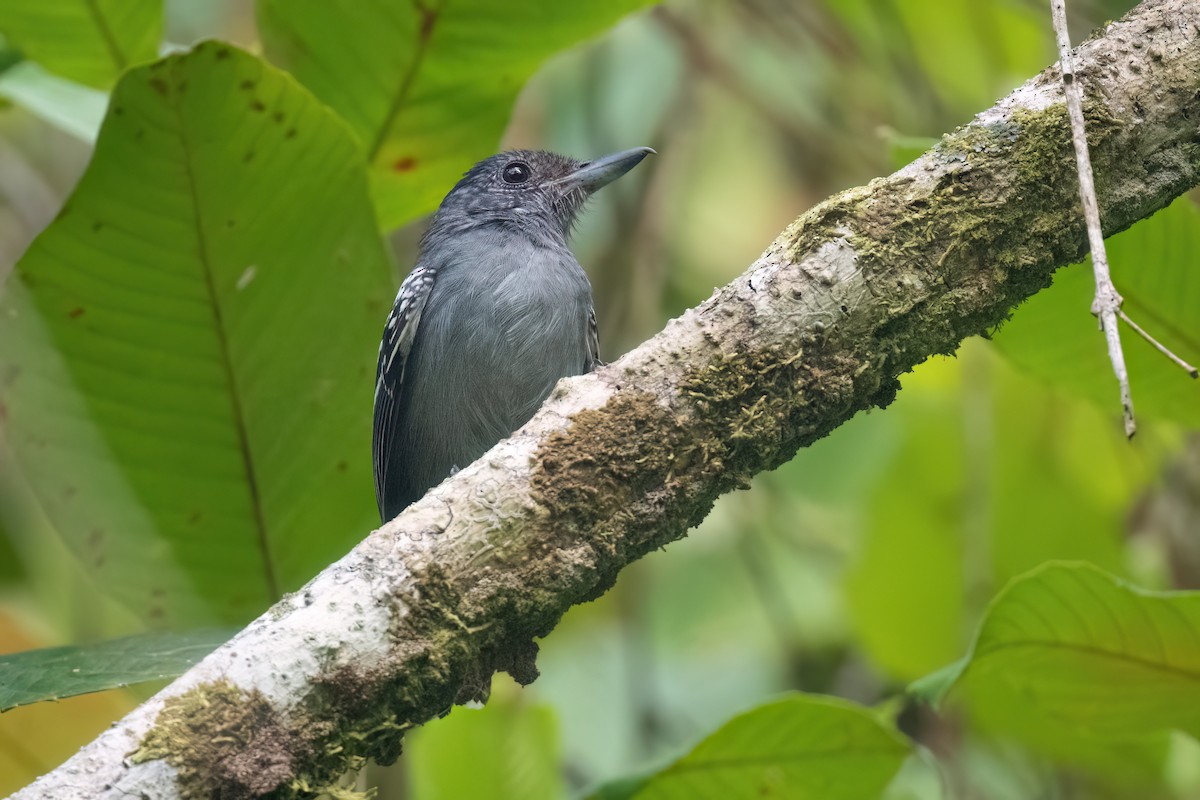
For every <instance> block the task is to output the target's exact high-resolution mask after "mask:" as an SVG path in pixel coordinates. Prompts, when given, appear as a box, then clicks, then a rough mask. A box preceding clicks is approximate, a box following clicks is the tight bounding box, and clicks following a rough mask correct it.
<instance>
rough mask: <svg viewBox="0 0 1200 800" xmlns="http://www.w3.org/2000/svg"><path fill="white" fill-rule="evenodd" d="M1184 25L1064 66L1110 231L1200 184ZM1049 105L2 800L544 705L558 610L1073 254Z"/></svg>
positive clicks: (861, 223) (386, 751) (884, 389)
mask: <svg viewBox="0 0 1200 800" xmlns="http://www.w3.org/2000/svg"><path fill="white" fill-rule="evenodd" d="M1198 25H1200V3H1197V2H1191V1H1189V0H1148V2H1144V3H1142V5H1140V6H1139V7H1138V8H1136V9H1135V10H1134V11H1133V12H1131V13H1130V14H1129V15H1128V16H1127V17H1125V18H1124V19H1123V20H1122V21H1121V22H1118V23H1114V24H1110V25H1109V26H1107V28H1105V30H1104V31H1103V32H1102V34H1101V35H1100V36H1099V37H1098V38H1095V39H1093V40H1091V41H1090V42H1088V43H1086V44H1084V45H1083V46H1082V47H1080V48H1079V50H1078V51H1077V61H1076V71H1077V72H1078V73H1079V74H1081V75H1083V76H1085V77H1086V79H1087V80H1086V86H1087V87H1088V89H1089V92H1090V96H1089V97H1088V99H1087V102H1086V103H1085V107H1084V112H1085V115H1086V117H1087V118H1088V128H1089V132H1090V138H1091V150H1092V159H1093V164H1094V166H1095V172H1096V179H1097V183H1098V188H1099V195H1100V206H1101V212H1102V214H1103V216H1104V224H1105V229H1106V230H1107V231H1109V232H1110V233H1111V232H1116V231H1118V230H1121V229H1123V228H1125V227H1127V226H1128V225H1130V224H1132V223H1133V222H1135V221H1137V220H1139V219H1141V218H1143V217H1146V216H1148V215H1150V214H1151V213H1153V212H1154V211H1156V210H1158V209H1160V208H1162V207H1163V206H1165V205H1167V204H1168V203H1169V202H1170V201H1171V200H1172V199H1173V198H1174V197H1176V196H1177V195H1179V194H1180V193H1182V192H1183V191H1185V190H1186V189H1188V188H1189V187H1191V186H1193V185H1194V184H1196V183H1197V180H1198V178H1200V134H1198V132H1197V131H1198V123H1200V98H1198V97H1197V89H1198V87H1200V47H1197V43H1196V36H1197V31H1198ZM1061 98H1062V93H1061V91H1060V86H1059V75H1058V73H1057V71H1055V70H1053V69H1051V70H1047V71H1046V72H1044V73H1043V74H1042V75H1040V76H1038V77H1037V78H1035V79H1033V80H1032V81H1030V82H1029V83H1027V84H1025V85H1024V86H1022V87H1021V88H1020V89H1018V90H1017V91H1016V92H1014V93H1013V94H1012V95H1011V96H1009V97H1008V98H1006V99H1004V100H1002V101H1001V102H1000V103H998V104H997V105H996V106H995V107H993V108H991V109H989V110H987V111H985V112H983V113H982V114H980V115H979V116H978V117H976V119H975V120H974V121H973V122H972V123H971V124H970V125H968V126H966V127H964V128H962V129H959V130H958V131H955V132H954V133H952V134H949V135H947V136H946V137H944V139H943V140H942V142H941V143H940V144H939V145H938V146H937V147H936V148H934V149H933V150H931V151H930V152H928V153H926V154H925V155H924V156H922V157H921V158H919V159H918V160H917V161H915V162H914V163H912V164H910V165H909V166H907V167H905V168H904V169H902V170H900V171H899V172H897V173H896V174H894V175H892V176H891V177H888V178H885V179H880V180H876V181H873V182H872V183H871V184H870V185H868V186H866V187H862V188H857V189H852V190H849V191H847V192H843V193H842V194H840V195H838V196H836V197H833V198H831V199H830V200H828V201H826V202H824V203H822V204H821V205H819V206H817V207H816V208H814V209H812V210H811V211H809V212H808V213H807V214H805V215H804V216H803V217H801V218H800V219H799V220H797V221H796V223H794V224H793V225H791V226H789V227H788V229H787V230H785V231H784V232H783V233H782V234H781V235H780V237H779V238H778V239H777V240H776V241H775V242H774V243H773V244H771V246H770V247H769V248H768V249H767V251H766V252H765V253H764V254H763V255H762V256H761V257H760V258H759V259H758V261H756V262H755V263H754V264H753V265H751V267H750V268H749V269H748V270H747V271H746V272H745V273H744V274H743V275H741V276H740V277H739V278H737V279H736V280H734V281H733V282H732V283H730V284H729V285H727V286H725V287H723V288H721V289H720V290H718V291H717V292H715V293H714V295H713V296H712V297H711V298H709V299H708V300H707V301H705V302H704V303H703V304H701V305H700V306H698V307H696V308H694V309H691V310H689V311H688V312H686V313H685V314H684V315H683V316H681V317H680V318H678V319H676V320H673V321H672V322H670V323H669V324H668V325H667V327H666V329H665V330H664V331H663V332H662V333H660V334H659V335H658V336H656V337H654V338H653V339H651V340H650V341H648V342H646V343H645V344H643V345H642V346H641V347H639V348H638V349H636V350H634V351H633V352H631V353H629V354H628V355H626V356H625V357H624V358H622V359H621V360H620V361H618V362H616V363H615V364H612V365H610V366H608V367H606V368H604V369H602V370H600V371H599V372H597V373H595V374H593V375H588V376H584V377H579V378H572V379H569V380H565V381H563V382H561V383H560V384H559V386H558V387H557V388H556V390H555V392H554V394H553V396H552V397H551V399H550V400H549V401H548V402H547V403H546V406H545V407H544V408H543V409H542V410H541V411H540V412H539V413H538V415H537V416H536V417H535V418H534V419H533V420H532V421H531V422H530V423H529V424H528V425H526V426H525V427H524V428H522V429H521V430H520V431H518V432H517V433H516V434H515V435H514V436H513V437H512V438H511V439H508V440H506V441H504V442H501V443H500V444H498V445H497V446H496V447H495V448H493V449H492V450H491V451H490V452H489V453H488V454H487V455H485V456H484V457H483V458H482V459H480V460H479V461H478V462H476V463H475V464H472V465H471V466H469V467H467V468H466V469H464V470H462V471H461V472H459V473H458V474H457V475H455V476H454V477H453V478H452V479H450V480H448V481H446V482H445V483H443V484H442V485H441V486H439V487H438V488H436V489H434V490H433V491H432V492H430V494H429V495H428V496H427V497H426V498H425V499H424V500H422V501H420V502H419V503H417V504H415V505H414V506H412V507H411V508H409V509H408V510H407V511H406V512H405V513H404V514H402V515H401V516H400V517H398V518H397V519H395V520H393V521H392V522H391V523H389V524H387V525H385V526H384V527H382V528H380V529H379V530H377V531H375V532H374V533H373V534H371V535H370V536H369V537H368V538H367V539H366V540H365V541H364V542H362V544H360V545H359V546H358V547H357V548H355V549H354V550H353V551H352V552H351V553H350V554H349V555H347V556H346V557H345V558H343V559H342V560H341V561H339V562H337V563H336V564H333V565H332V566H330V567H329V568H328V569H326V570H325V571H324V572H322V573H321V574H320V575H319V576H318V577H317V578H315V579H314V580H313V581H312V582H311V583H310V584H309V585H308V586H307V587H305V588H304V589H303V590H302V591H300V592H298V593H296V594H294V595H290V596H288V597H286V598H285V599H284V600H282V601H281V602H280V603H279V604H277V605H276V606H275V607H274V608H272V609H271V610H270V611H268V612H267V613H266V614H264V615H263V616H262V617H260V618H259V619H258V620H256V621H255V622H253V623H252V624H251V625H250V626H249V627H247V628H246V629H245V630H244V631H242V632H241V633H240V634H239V635H238V636H237V637H236V638H234V639H233V640H232V641H231V642H229V643H228V644H227V645H225V646H223V647H222V648H220V649H219V650H217V651H216V652H214V653H213V654H212V655H211V656H209V657H208V658H207V659H205V660H204V661H203V662H202V663H200V664H199V665H197V666H196V667H195V668H194V669H192V670H191V671H190V672H188V673H187V674H186V675H184V676H183V677H181V678H180V679H179V680H177V681H175V682H174V683H173V684H171V685H170V686H169V687H167V688H166V689H164V690H163V691H162V692H160V693H159V694H158V695H156V696H155V697H154V698H152V699H150V700H149V701H147V702H146V703H144V704H143V705H142V706H141V707H139V708H138V709H136V710H135V711H133V712H132V713H131V714H129V715H128V716H127V717H126V718H125V719H123V720H121V721H120V722H119V723H117V724H115V725H114V726H113V727H112V728H111V729H110V730H108V731H106V732H105V733H104V734H103V735H101V736H100V737H99V738H98V739H96V740H95V741H94V742H93V743H91V744H90V745H88V746H87V747H85V748H83V749H82V750H81V751H80V752H79V754H77V755H76V756H74V757H73V758H72V759H71V760H70V761H68V762H67V763H66V764H64V765H63V766H61V767H60V768H59V769H57V770H56V771H54V772H53V773H51V774H50V775H47V776H45V777H43V778H41V779H40V780H39V781H37V782H36V783H35V784H33V785H32V786H30V787H29V788H27V789H25V790H23V791H22V792H19V793H18V794H17V795H16V797H18V798H23V799H27V798H61V797H72V798H96V797H112V798H117V797H138V796H150V797H155V798H165V797H179V796H205V797H208V796H220V797H226V798H236V797H253V796H258V795H260V794H262V793H265V792H268V791H276V792H278V793H279V795H282V796H287V795H289V794H297V795H307V794H308V793H310V792H312V791H315V790H318V789H319V788H320V787H321V786H322V785H327V784H328V783H330V782H332V781H333V780H334V779H335V778H336V776H337V775H339V774H340V773H341V772H342V771H344V770H345V769H347V768H353V767H355V766H356V765H358V764H360V763H361V762H362V760H363V759H365V758H367V757H374V758H377V759H379V760H381V761H383V762H388V761H390V760H391V759H393V758H395V756H396V755H397V753H398V752H399V749H400V739H401V734H402V733H403V731H404V730H406V729H407V728H409V727H412V726H414V725H418V724H420V723H422V722H424V721H426V720H428V719H430V718H432V717H434V716H437V715H438V714H441V713H444V712H445V711H446V710H448V709H449V708H450V707H451V706H452V704H453V703H455V702H456V701H462V700H465V699H467V698H470V697H475V696H481V695H483V694H485V693H486V690H487V686H488V683H489V680H490V678H491V675H492V673H493V672H494V671H495V670H498V669H503V670H507V671H508V672H510V673H511V674H512V675H513V676H514V677H515V678H516V679H517V680H519V681H522V682H528V681H530V680H532V679H533V678H534V677H535V676H536V670H535V667H534V655H535V652H536V647H535V645H534V644H533V639H534V638H535V637H538V636H544V635H546V634H547V633H549V632H550V630H551V629H552V628H553V627H554V625H555V624H556V623H557V621H558V619H559V618H560V617H561V615H562V614H563V612H564V611H566V610H567V609H568V608H569V607H570V606H571V605H573V604H575V603H580V602H584V601H586V600H589V599H592V598H594V597H597V596H598V595H600V594H601V593H602V592H603V591H604V590H605V589H607V588H608V587H609V586H610V585H611V584H612V582H613V581H614V580H615V579H616V576H617V573H618V572H619V571H620V570H621V568H622V567H624V566H625V565H626V564H628V563H629V562H631V561H633V560H634V559H636V558H638V557H640V556H642V555H643V554H645V553H646V552H648V551H650V550H653V549H656V548H659V547H662V546H663V545H665V544H667V543H669V542H671V541H673V540H675V539H678V538H680V537H682V536H683V535H684V534H685V532H686V531H687V529H688V528H689V527H690V526H692V525H695V524H696V523H698V522H699V521H700V520H701V519H703V518H704V516H705V515H706V514H707V512H708V510H709V509H710V507H711V506H712V503H713V501H714V500H715V499H716V498H717V497H718V496H719V495H720V494H722V493H723V492H727V491H730V490H731V489H734V488H738V487H744V486H745V485H746V484H747V482H748V481H749V479H750V478H751V476H753V475H754V474H755V473H757V472H759V471H761V470H765V469H771V468H773V467H775V466H778V465H779V464H781V463H783V462H784V461H786V460H787V459H788V458H790V457H791V456H792V455H793V454H794V453H795V451H796V449H797V448H799V447H802V446H804V445H807V444H809V443H811V442H813V441H815V440H816V439H818V438H820V437H822V436H824V435H825V434H827V433H828V432H829V431H831V430H833V429H834V428H835V427H837V426H838V425H840V424H841V423H842V422H844V421H846V420H847V419H849V418H850V417H851V416H853V415H854V414H855V413H857V412H858V411H860V410H862V409H866V408H870V407H872V406H879V407H882V406H886V405H887V404H888V403H889V402H890V401H891V399H892V398H893V396H894V395H895V393H896V390H897V388H898V383H897V377H898V376H899V375H901V374H902V373H904V372H906V371H908V370H909V369H911V368H912V367H913V366H914V365H915V364H917V363H919V362H921V361H923V360H924V359H926V358H928V357H929V356H930V355H932V354H935V353H952V352H953V351H954V349H955V348H956V347H957V345H958V343H959V342H960V341H961V340H962V339H963V338H964V337H966V336H970V335H972V334H976V333H981V332H984V331H987V330H988V329H989V328H992V327H994V326H995V325H998V324H999V323H1000V322H1002V321H1003V320H1004V319H1005V318H1006V317H1007V315H1008V314H1009V312H1010V310H1011V309H1012V308H1013V307H1014V306H1016V305H1017V304H1018V303H1020V302H1021V301H1022V300H1023V299H1025V298H1026V297H1028V296H1029V295H1031V294H1033V293H1034V292H1036V291H1038V290H1039V289H1042V288H1043V287H1045V286H1047V285H1048V284H1049V282H1050V277H1051V274H1052V273H1053V271H1054V269H1055V267H1056V266H1057V265H1060V264H1065V263H1069V262H1072V261H1076V260H1078V259H1079V258H1080V257H1081V256H1082V255H1083V254H1084V253H1085V252H1086V250H1085V241H1086V239H1085V235H1084V229H1083V224H1082V221H1081V220H1080V219H1079V214H1078V210H1077V209H1078V206H1077V200H1076V197H1077V185H1076V181H1077V178H1076V172H1075V166H1074V162H1073V158H1072V153H1071V137H1070V131H1069V125H1068V120H1067V112H1066V110H1065V108H1064V107H1063V105H1062V103H1061ZM140 793H144V795H143V794H140Z"/></svg>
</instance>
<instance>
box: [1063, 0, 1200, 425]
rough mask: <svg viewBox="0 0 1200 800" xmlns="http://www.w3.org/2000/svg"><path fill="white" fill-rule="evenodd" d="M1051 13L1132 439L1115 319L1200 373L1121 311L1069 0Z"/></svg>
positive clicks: (1099, 294) (1095, 305)
mask: <svg viewBox="0 0 1200 800" xmlns="http://www.w3.org/2000/svg"><path fill="white" fill-rule="evenodd" d="M1050 14H1051V16H1052V17H1053V18H1054V34H1055V38H1056V39H1057V40H1058V55H1059V67H1060V68H1061V70H1062V82H1063V93H1064V94H1065V95H1066V98H1067V114H1068V115H1069V116H1070V118H1071V138H1072V139H1073V140H1074V143H1075V161H1076V165H1077V167H1078V170H1079V197H1080V199H1081V200H1082V201H1083V216H1084V219H1086V220H1087V231H1088V245H1089V246H1090V248H1091V252H1092V273H1093V275H1094V276H1095V281H1096V296H1095V299H1093V300H1092V314H1094V315H1095V316H1096V317H1097V318H1098V319H1099V320H1100V329H1101V330H1102V331H1104V339H1105V341H1106V342H1107V343H1108V358H1109V361H1111V362H1112V368H1113V373H1114V374H1116V376H1117V383H1119V384H1120V386H1121V407H1122V408H1123V409H1124V412H1125V435H1126V436H1127V437H1129V438H1131V439H1132V438H1133V435H1134V434H1135V433H1136V432H1137V423H1136V422H1135V421H1134V418H1133V398H1132V396H1131V395H1130V391H1129V371H1128V369H1126V367H1125V353H1124V352H1123V351H1122V349H1121V335H1120V332H1119V331H1118V330H1117V319H1118V317H1119V318H1120V319H1123V320H1125V322H1127V323H1128V324H1129V327H1131V328H1133V329H1134V330H1135V331H1136V332H1137V333H1138V334H1139V335H1140V336H1141V337H1142V338H1143V339H1145V340H1146V341H1147V342H1149V343H1150V344H1152V345H1154V347H1155V348H1156V349H1157V350H1158V351H1159V352H1160V353H1162V354H1163V355H1165V356H1166V357H1167V358H1169V359H1171V361H1173V362H1175V363H1176V364H1178V365H1179V366H1180V367H1182V368H1183V369H1184V370H1186V371H1187V372H1188V374H1190V375H1191V376H1192V377H1193V378H1195V377H1197V376H1198V375H1200V373H1198V372H1197V370H1196V368H1195V367H1193V366H1192V365H1191V364H1189V363H1188V362H1186V361H1184V360H1183V359H1182V358H1180V357H1179V356H1177V355H1175V354H1174V353H1172V352H1171V351H1170V350H1169V349H1167V347H1166V346H1164V345H1163V344H1161V343H1160V342H1159V341H1158V340H1157V339H1155V338H1154V337H1153V336H1151V335H1150V334H1149V333H1147V332H1146V331H1145V330H1143V329H1142V328H1141V326H1139V325H1138V324H1137V323H1135V322H1134V321H1133V320H1132V319H1130V318H1129V315H1127V314H1126V313H1125V312H1124V311H1122V310H1121V304H1122V303H1123V302H1124V300H1123V298H1122V297H1121V295H1120V294H1119V293H1118V292H1117V287H1115V286H1114V285H1113V282H1112V274H1111V273H1110V272H1109V268H1108V253H1107V252H1106V251H1105V249H1104V234H1103V232H1102V231H1101V228H1100V208H1099V203H1098V202H1097V201H1096V183H1095V180H1094V179H1093V177H1092V159H1091V155H1090V154H1089V153H1088V143H1087V131H1086V129H1085V127H1084V122H1083V88H1082V87H1081V86H1080V85H1079V81H1078V80H1076V76H1075V67H1074V64H1073V63H1072V61H1071V36H1070V34H1069V33H1068V31H1067V7H1066V0H1050Z"/></svg>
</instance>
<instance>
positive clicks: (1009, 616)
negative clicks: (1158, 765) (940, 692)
mask: <svg viewBox="0 0 1200 800" xmlns="http://www.w3.org/2000/svg"><path fill="white" fill-rule="evenodd" d="M952 691H953V693H952V695H951V697H954V696H955V695H958V694H959V693H960V692H961V693H963V695H964V696H965V697H966V702H967V704H968V706H971V705H972V704H975V703H977V702H980V701H986V704H987V710H988V712H989V713H990V715H991V717H992V719H993V721H995V722H997V723H1000V724H1001V725H1003V724H1004V723H1005V721H1006V720H1007V721H1008V722H1016V721H1017V720H1015V719H1014V718H1015V717H1023V718H1024V719H1025V720H1026V721H1028V720H1029V719H1030V718H1033V719H1035V720H1036V721H1038V722H1039V723H1040V722H1042V721H1049V723H1051V724H1053V725H1054V726H1055V727H1056V728H1058V729H1061V727H1062V726H1064V725H1066V726H1068V727H1070V728H1072V729H1074V732H1075V733H1079V732H1080V731H1086V733H1087V734H1088V735H1090V736H1094V737H1100V738H1110V739H1131V738H1134V737H1136V736H1140V735H1144V734H1149V733H1154V732H1159V731H1162V730H1164V729H1170V728H1178V729H1180V730H1184V731H1186V732H1188V733H1191V734H1192V735H1196V734H1197V733H1200V592H1151V591H1147V590H1144V589H1140V588H1138V587H1136V586H1132V585H1130V584H1129V583H1126V582H1125V581H1122V580H1120V579H1119V578H1116V577H1114V576H1113V575H1110V574H1108V573H1106V572H1103V571H1102V570H1100V569H1097V568H1096V567H1093V566H1092V565H1090V564H1082V563H1074V564H1072V563H1062V562H1058V563H1051V564H1047V565H1045V566H1043V567H1039V568H1038V569H1035V570H1033V571H1032V572H1030V573H1029V574H1027V575H1026V576H1024V577H1022V578H1018V579H1017V580H1015V581H1013V582H1012V583H1011V584H1010V585H1009V586H1008V587H1007V588H1006V589H1005V590H1004V591H1002V592H1001V593H1000V594H999V595H997V597H996V599H995V600H994V601H993V602H992V605H991V607H990V608H989V609H988V612H987V615H986V617H985V618H984V620H983V623H982V624H981V626H980V629H979V634H978V636H977V637H976V640H975V646H974V648H973V649H972V652H971V655H970V659H969V662H968V664H967V666H966V668H965V669H964V670H963V672H962V675H961V677H960V678H959V679H958V682H957V684H956V685H955V687H954V689H953V690H952ZM997 713H999V714H1000V715H1001V717H1002V718H1001V717H997V716H996V715H997ZM1027 727H1028V726H1027V725H1026V723H1025V722H1022V723H1021V725H1020V729H1021V730H1024V729H1026V728H1027Z"/></svg>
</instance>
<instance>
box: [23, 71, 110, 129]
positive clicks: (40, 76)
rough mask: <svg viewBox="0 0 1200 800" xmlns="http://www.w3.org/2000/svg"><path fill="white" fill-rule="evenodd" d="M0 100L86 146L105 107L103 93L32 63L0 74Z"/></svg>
mask: <svg viewBox="0 0 1200 800" xmlns="http://www.w3.org/2000/svg"><path fill="white" fill-rule="evenodd" d="M0 97H3V98H5V99H6V100H11V101H12V102H13V103H16V104H17V105H19V106H22V107H24V108H26V109H28V110H29V111H32V112H33V113H34V114H36V115H37V116H38V117H40V118H42V119H44V120H46V121H47V122H49V123H50V124H52V125H54V126H55V127H56V128H58V129H59V130H63V131H66V132H67V133H69V134H71V135H72V136H74V137H75V138H77V139H79V140H81V141H84V142H87V143H88V144H91V143H93V142H95V141H96V132H97V131H98V130H99V129H100V120H101V119H103V118H104V109H105V108H106V107H107V106H108V95H106V94H105V93H104V92H101V91H98V90H96V89H91V88H88V87H87V86H82V85H80V84H78V83H73V82H72V81H68V80H65V79H63V78H59V77H57V76H55V75H51V74H50V73H48V72H46V71H45V70H44V69H42V68H41V67H40V66H38V65H37V64H35V63H34V62H32V61H22V62H21V63H19V64H15V65H14V66H12V67H11V68H9V69H7V70H5V71H4V72H0Z"/></svg>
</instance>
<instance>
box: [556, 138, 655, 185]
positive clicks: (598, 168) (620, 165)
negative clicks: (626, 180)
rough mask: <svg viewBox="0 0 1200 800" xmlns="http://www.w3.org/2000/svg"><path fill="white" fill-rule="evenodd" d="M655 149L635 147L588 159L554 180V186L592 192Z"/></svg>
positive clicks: (626, 170)
mask: <svg viewBox="0 0 1200 800" xmlns="http://www.w3.org/2000/svg"><path fill="white" fill-rule="evenodd" d="M653 152H654V151H653V150H652V149H650V148H649V147H635V148H633V149H632V150H622V151H621V152H619V153H613V154H612V155H607V156H603V157H601V158H597V159H596V160H595V161H588V162H586V163H585V164H584V165H583V166H581V167H580V168H579V169H577V170H575V171H574V172H572V173H571V174H570V175H565V176H563V177H561V178H559V179H558V180H556V181H554V182H553V183H552V184H551V185H552V186H566V187H568V188H571V189H583V190H584V191H585V192H588V193H591V192H594V191H596V190H597V189H599V188H600V187H601V186H606V185H608V184H610V183H612V182H613V181H615V180H616V179H617V178H619V177H621V176H622V175H624V174H625V173H626V172H629V170H631V169H633V168H634V167H636V166H637V165H638V164H640V163H641V161H642V159H643V158H645V157H646V156H648V155H650V154H652V153H653Z"/></svg>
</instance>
